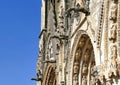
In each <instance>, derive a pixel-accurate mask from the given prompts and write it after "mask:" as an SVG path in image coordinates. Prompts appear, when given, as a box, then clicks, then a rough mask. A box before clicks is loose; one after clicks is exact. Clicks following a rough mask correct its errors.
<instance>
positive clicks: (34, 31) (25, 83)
mask: <svg viewBox="0 0 120 85" xmlns="http://www.w3.org/2000/svg"><path fill="white" fill-rule="evenodd" d="M40 7H41V0H0V85H36V82H35V81H31V80H30V79H31V78H32V77H35V76H36V73H35V71H36V61H37V57H38V40H39V39H38V36H39V33H40Z"/></svg>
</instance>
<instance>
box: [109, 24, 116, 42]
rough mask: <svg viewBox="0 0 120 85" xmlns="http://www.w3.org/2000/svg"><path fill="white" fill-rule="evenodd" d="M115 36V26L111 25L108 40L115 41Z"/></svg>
mask: <svg viewBox="0 0 120 85" xmlns="http://www.w3.org/2000/svg"><path fill="white" fill-rule="evenodd" d="M116 35H117V25H116V24H113V25H112V27H111V29H110V34H109V36H110V38H109V39H110V40H113V41H115V40H116Z"/></svg>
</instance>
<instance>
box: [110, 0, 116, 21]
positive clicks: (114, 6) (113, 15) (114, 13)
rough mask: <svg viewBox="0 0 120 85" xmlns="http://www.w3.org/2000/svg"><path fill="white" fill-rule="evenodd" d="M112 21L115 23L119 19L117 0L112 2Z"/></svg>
mask: <svg viewBox="0 0 120 85" xmlns="http://www.w3.org/2000/svg"><path fill="white" fill-rule="evenodd" d="M110 10H111V11H110V20H112V21H113V23H114V22H115V21H116V19H117V4H116V0H112V3H111V6H110Z"/></svg>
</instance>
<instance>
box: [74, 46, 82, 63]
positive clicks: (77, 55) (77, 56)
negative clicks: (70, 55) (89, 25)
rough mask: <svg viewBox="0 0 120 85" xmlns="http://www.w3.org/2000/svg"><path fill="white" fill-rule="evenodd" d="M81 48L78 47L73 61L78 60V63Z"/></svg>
mask: <svg viewBox="0 0 120 85" xmlns="http://www.w3.org/2000/svg"><path fill="white" fill-rule="evenodd" d="M81 53H82V52H81V49H80V48H78V49H77V51H76V53H75V62H78V63H79V60H80V56H81Z"/></svg>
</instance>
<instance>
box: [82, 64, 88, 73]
mask: <svg viewBox="0 0 120 85" xmlns="http://www.w3.org/2000/svg"><path fill="white" fill-rule="evenodd" d="M82 73H83V75H87V73H88V67H87V64H83V69H82Z"/></svg>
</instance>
